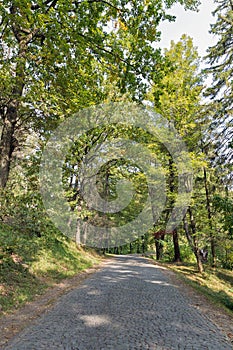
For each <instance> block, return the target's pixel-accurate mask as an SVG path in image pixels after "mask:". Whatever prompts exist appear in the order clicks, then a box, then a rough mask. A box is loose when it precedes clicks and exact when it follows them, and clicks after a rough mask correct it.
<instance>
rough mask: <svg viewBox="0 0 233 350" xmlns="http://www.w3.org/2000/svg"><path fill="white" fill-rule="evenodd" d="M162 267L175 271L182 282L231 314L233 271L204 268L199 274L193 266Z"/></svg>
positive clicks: (232, 304)
mask: <svg viewBox="0 0 233 350" xmlns="http://www.w3.org/2000/svg"><path fill="white" fill-rule="evenodd" d="M163 265H165V266H166V267H168V268H169V269H171V270H173V271H175V272H176V273H177V274H178V276H179V277H180V278H181V279H182V280H183V281H184V282H186V283H188V284H189V285H191V286H192V287H194V288H195V289H196V290H197V291H199V292H201V293H202V294H204V295H205V296H206V297H207V298H209V300H211V301H212V302H214V303H216V304H218V305H220V306H222V307H224V308H225V309H227V310H228V311H230V312H231V313H232V312H233V271H229V270H224V269H222V268H216V269H214V268H211V267H209V266H205V272H204V273H203V274H200V273H198V272H197V269H196V266H195V265H194V264H176V265H175V264H169V263H165V264H163Z"/></svg>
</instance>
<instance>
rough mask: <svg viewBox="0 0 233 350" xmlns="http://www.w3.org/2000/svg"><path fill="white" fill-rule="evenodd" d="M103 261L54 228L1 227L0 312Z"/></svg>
mask: <svg viewBox="0 0 233 350" xmlns="http://www.w3.org/2000/svg"><path fill="white" fill-rule="evenodd" d="M98 261H100V258H99V256H98V255H97V254H95V253H94V251H92V250H90V251H85V250H83V249H77V246H76V244H75V243H74V242H73V241H71V240H69V239H68V238H67V237H64V236H62V235H61V234H56V232H54V233H53V234H50V235H47V236H46V235H44V236H43V237H29V236H28V235H27V234H24V233H22V232H21V233H19V232H15V231H13V230H11V228H10V227H7V226H1V227H0V313H1V311H2V313H4V312H8V311H10V310H12V309H15V308H18V307H19V306H21V305H23V304H24V303H25V302H27V301H30V300H33V299H34V298H35V297H36V295H39V294H42V293H43V292H44V291H45V289H46V288H47V287H49V286H51V285H53V284H55V283H57V282H59V281H60V280H61V279H64V278H69V277H72V276H74V275H75V274H77V273H78V272H79V271H81V270H85V269H87V268H89V267H91V266H92V265H93V264H95V263H97V262H98Z"/></svg>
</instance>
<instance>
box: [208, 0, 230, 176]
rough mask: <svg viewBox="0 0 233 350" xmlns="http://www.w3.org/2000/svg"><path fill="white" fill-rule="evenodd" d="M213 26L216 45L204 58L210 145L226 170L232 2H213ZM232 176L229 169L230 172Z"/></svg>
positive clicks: (217, 0)
mask: <svg viewBox="0 0 233 350" xmlns="http://www.w3.org/2000/svg"><path fill="white" fill-rule="evenodd" d="M215 2H216V4H217V8H216V10H215V11H214V12H213V14H214V16H215V17H216V22H215V24H212V25H211V30H210V33H211V34H213V35H215V36H216V37H217V43H216V44H215V45H214V46H212V47H209V48H208V55H207V57H206V59H207V63H208V64H209V67H208V68H207V69H206V72H207V73H209V74H210V75H211V77H212V84H211V86H210V87H208V88H207V89H206V95H207V96H208V97H209V98H210V99H211V101H212V103H211V104H210V107H211V109H212V113H211V116H212V124H211V130H212V142H213V140H214V142H215V145H216V153H218V154H219V156H217V157H216V158H217V161H218V162H220V163H221V164H224V163H225V165H226V166H227V163H228V164H229V163H231V161H232V159H233V152H232V150H233V144H232V137H233V118H232V110H233V109H232V108H233V104H232V101H233V66H232V62H233V35H232V28H233V15H232V14H233V2H232V0H216V1H215ZM229 171H230V173H231V172H232V167H230V169H229Z"/></svg>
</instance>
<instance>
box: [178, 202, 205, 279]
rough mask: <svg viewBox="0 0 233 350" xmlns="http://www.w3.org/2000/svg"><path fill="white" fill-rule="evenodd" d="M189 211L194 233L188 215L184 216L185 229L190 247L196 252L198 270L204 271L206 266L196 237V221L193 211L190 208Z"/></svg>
mask: <svg viewBox="0 0 233 350" xmlns="http://www.w3.org/2000/svg"><path fill="white" fill-rule="evenodd" d="M188 211H189V215H190V221H191V229H192V233H191V232H190V230H189V227H188V223H187V218H186V215H185V216H184V219H183V223H184V231H185V234H186V237H187V240H188V242H189V245H190V247H191V249H192V251H193V253H194V255H195V257H196V261H197V267H198V271H199V272H200V273H203V272H204V268H203V264H202V261H201V256H200V253H199V248H198V244H197V239H196V232H195V230H196V226H195V221H194V219H193V216H192V212H191V209H190V208H189V209H188Z"/></svg>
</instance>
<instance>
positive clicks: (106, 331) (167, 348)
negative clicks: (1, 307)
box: [4, 256, 232, 350]
mask: <svg viewBox="0 0 233 350" xmlns="http://www.w3.org/2000/svg"><path fill="white" fill-rule="evenodd" d="M4 349H8V350H10V349H14V350H43V349H46V350H60V349H62V350H146V349H156V350H157V349H158V350H173V349H177V350H178V349H182V350H189V349H195V350H199V349H201V350H202V349H203V350H204V349H211V350H222V349H232V345H230V343H229V342H228V340H227V339H226V337H225V336H224V335H223V334H222V333H221V332H220V330H219V329H218V328H217V327H216V326H215V325H214V324H213V323H211V322H210V321H209V320H208V319H207V318H206V317H205V316H204V315H203V314H201V313H200V312H199V311H198V310H196V309H194V308H193V307H192V306H191V300H188V299H187V297H185V296H184V295H183V294H182V293H181V292H180V290H179V289H178V288H177V287H175V286H174V285H172V284H171V282H170V281H169V279H168V277H167V276H166V275H165V274H164V272H163V269H162V268H160V267H158V266H155V265H152V264H150V263H149V262H148V260H146V259H144V258H141V257H135V256H119V257H117V258H116V259H114V260H112V261H110V262H109V263H107V265H106V266H105V268H104V269H103V270H101V271H99V272H97V273H95V274H94V275H92V276H91V277H90V278H88V279H87V280H85V281H84V282H83V283H82V284H81V285H80V286H79V287H78V288H77V289H75V290H73V291H71V292H69V293H68V294H66V295H63V296H62V297H61V298H59V300H58V302H57V303H56V305H55V306H54V307H53V309H51V310H50V311H49V312H47V313H46V314H44V315H43V316H41V317H40V318H39V319H38V320H37V321H36V322H35V323H34V324H32V325H31V327H29V328H27V329H26V330H25V331H24V332H22V333H21V334H20V335H18V336H16V338H14V339H13V341H12V342H11V343H10V344H8V345H7V346H6V347H5V348H4Z"/></svg>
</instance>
